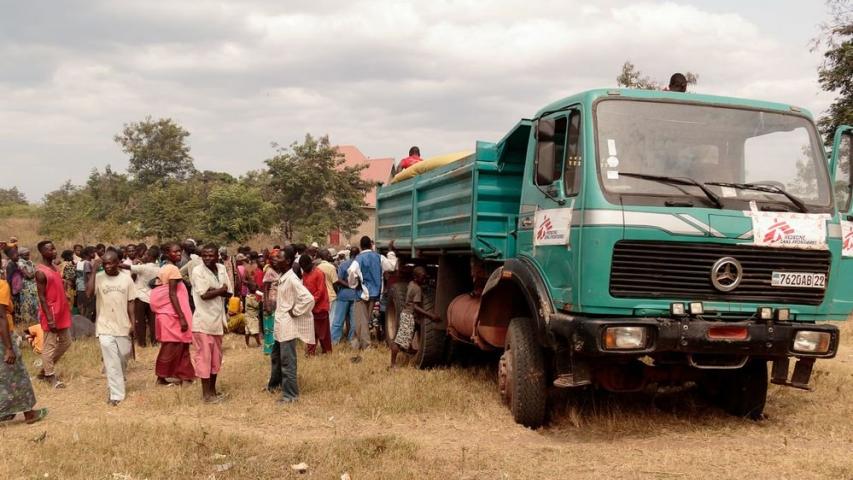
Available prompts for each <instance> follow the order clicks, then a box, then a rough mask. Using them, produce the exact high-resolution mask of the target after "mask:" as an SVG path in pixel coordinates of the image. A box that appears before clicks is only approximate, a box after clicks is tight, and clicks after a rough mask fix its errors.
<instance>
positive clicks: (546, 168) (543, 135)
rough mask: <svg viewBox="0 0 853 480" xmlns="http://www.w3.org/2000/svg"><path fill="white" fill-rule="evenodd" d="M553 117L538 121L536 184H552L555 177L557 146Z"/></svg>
mask: <svg viewBox="0 0 853 480" xmlns="http://www.w3.org/2000/svg"><path fill="white" fill-rule="evenodd" d="M555 124H556V122H555V121H554V119H553V118H541V119H539V120H538V121H537V122H536V184H537V185H550V184H551V183H553V182H554V180H556V178H554V162H555V157H556V155H555V153H556V152H555V146H554V131H555Z"/></svg>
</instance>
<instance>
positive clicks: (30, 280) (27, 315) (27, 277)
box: [17, 248, 39, 327]
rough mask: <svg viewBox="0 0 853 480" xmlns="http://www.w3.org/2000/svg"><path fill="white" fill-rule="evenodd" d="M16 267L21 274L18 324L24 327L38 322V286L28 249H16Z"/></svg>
mask: <svg viewBox="0 0 853 480" xmlns="http://www.w3.org/2000/svg"><path fill="white" fill-rule="evenodd" d="M18 256H19V257H20V258H19V259H18V268H19V269H20V271H21V273H22V274H23V286H22V288H21V292H20V293H19V299H20V300H19V301H20V304H21V305H20V307H19V308H20V317H19V318H18V319H17V320H18V324H21V325H23V326H25V327H29V326H30V325H34V324H36V323H39V317H38V311H39V300H38V288H37V287H36V267H35V265H33V262H32V261H31V260H30V249H29V248H21V249H20V250H18Z"/></svg>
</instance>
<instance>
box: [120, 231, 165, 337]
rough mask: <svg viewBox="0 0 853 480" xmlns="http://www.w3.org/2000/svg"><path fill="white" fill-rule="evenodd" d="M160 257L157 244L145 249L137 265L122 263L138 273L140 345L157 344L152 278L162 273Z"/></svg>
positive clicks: (137, 319)
mask: <svg viewBox="0 0 853 480" xmlns="http://www.w3.org/2000/svg"><path fill="white" fill-rule="evenodd" d="M158 258H160V248H159V247H158V246H157V245H154V246H152V247H151V248H149V249H148V250H146V251H145V255H143V257H142V259H141V260H142V261H141V263H138V264H135V265H127V264H122V265H120V267H121V268H125V269H128V270H130V273H132V274H133V275H136V280H134V283H135V284H136V300H135V301H134V302H133V303H134V312H135V313H136V325H135V326H134V327H135V333H136V334H135V337H136V343H137V345H139V346H140V347H146V346H148V342H151V346H152V347H153V346H155V345H157V338H156V336H155V332H154V312H152V311H151V299H150V295H151V287H150V285H149V283H150V282H151V280H153V279H155V278H157V274H158V273H160V266H159V265H158V264H157V259H158Z"/></svg>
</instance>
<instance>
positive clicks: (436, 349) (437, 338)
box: [403, 287, 447, 370]
mask: <svg viewBox="0 0 853 480" xmlns="http://www.w3.org/2000/svg"><path fill="white" fill-rule="evenodd" d="M405 300H406V297H405V293H404V295H403V301H404V302H405ZM423 307H424V309H425V310H427V311H433V310H434V309H435V289H432V288H430V287H424V288H423ZM412 346H413V348H415V349H416V350H417V351H416V352H415V365H416V366H417V367H418V368H420V369H422V370H423V369H427V368H435V367H440V366H442V365H444V364H445V362H446V360H447V356H446V351H447V330H446V328H445V327H444V325H442V324H441V323H440V322H439V323H436V322H433V321H431V320H426V319H418V324H417V326H416V327H415V336H414V338H413V339H412Z"/></svg>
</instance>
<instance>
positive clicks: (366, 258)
mask: <svg viewBox="0 0 853 480" xmlns="http://www.w3.org/2000/svg"><path fill="white" fill-rule="evenodd" d="M359 243H360V244H361V253H360V254H358V256H357V257H356V259H355V261H356V262H358V266H359V268H360V269H361V276H362V278H363V282H364V287H366V289H367V297H368V298H367V300H365V299H364V298H363V296H359V298H358V300H356V302H355V335H356V341H355V343H357V344H358V345H357V347H358V348H359V349H361V350H363V349H365V348H367V347H369V346H370V315H371V314H372V313H373V306H374V305H375V304H376V302H377V301H379V295H381V293H382V258H381V257H380V256H379V254H378V253H376V252H374V251H373V241H372V240H371V239H370V237H368V236H367V235H365V236H363V237H361V241H360V242H359Z"/></svg>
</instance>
